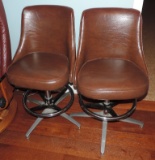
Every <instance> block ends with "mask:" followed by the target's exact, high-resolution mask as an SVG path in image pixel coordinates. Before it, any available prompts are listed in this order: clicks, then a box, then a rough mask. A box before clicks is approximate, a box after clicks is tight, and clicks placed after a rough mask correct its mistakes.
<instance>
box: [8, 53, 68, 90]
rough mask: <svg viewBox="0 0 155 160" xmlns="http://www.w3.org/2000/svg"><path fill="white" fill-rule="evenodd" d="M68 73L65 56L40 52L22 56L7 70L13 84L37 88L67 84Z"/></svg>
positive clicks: (55, 88)
mask: <svg viewBox="0 0 155 160" xmlns="http://www.w3.org/2000/svg"><path fill="white" fill-rule="evenodd" d="M21 71H23V72H21ZM68 75H69V61H68V58H67V57H66V56H64V55H63V54H51V53H41V52H40V53H38V52H36V53H32V54H28V55H26V56H24V58H21V59H20V60H18V61H16V62H15V63H14V64H13V65H12V66H11V67H10V69H9V72H8V77H9V80H10V81H11V83H13V84H14V85H15V86H20V87H22V88H29V89H37V90H57V89H58V88H61V87H63V86H64V85H66V84H67V82H68V77H69V76H68Z"/></svg>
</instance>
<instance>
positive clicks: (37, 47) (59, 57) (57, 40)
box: [7, 5, 75, 90]
mask: <svg viewBox="0 0 155 160" xmlns="http://www.w3.org/2000/svg"><path fill="white" fill-rule="evenodd" d="M73 18H74V17H73V10H72V9H71V8H67V7H61V6H50V5H49V6H48V5H45V6H31V7H27V8H25V9H24V10H23V14H22V27H21V29H22V31H21V37H20V43H19V47H18V49H17V52H16V54H15V57H14V59H13V64H12V65H11V67H10V68H9V70H8V72H7V75H8V79H9V81H10V83H12V84H13V85H15V86H17V87H22V88H29V89H38V90H56V89H59V88H61V87H63V86H64V85H65V84H68V82H72V72H73V68H74V67H73V65H74V60H75V44H74V25H73V24H74V23H73V21H74V19H73Z"/></svg>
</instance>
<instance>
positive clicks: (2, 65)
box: [0, 0, 11, 77]
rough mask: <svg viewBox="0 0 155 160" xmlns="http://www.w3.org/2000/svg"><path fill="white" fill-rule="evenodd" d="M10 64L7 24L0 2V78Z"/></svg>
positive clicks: (0, 2)
mask: <svg viewBox="0 0 155 160" xmlns="http://www.w3.org/2000/svg"><path fill="white" fill-rule="evenodd" d="M10 63H11V47H10V36H9V30H8V24H7V20H6V14H5V10H4V6H3V3H2V1H1V0H0V77H1V76H3V75H4V74H5V72H6V70H7V67H8V65H9V64H10Z"/></svg>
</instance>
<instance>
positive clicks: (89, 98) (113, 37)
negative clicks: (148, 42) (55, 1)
mask: <svg viewBox="0 0 155 160" xmlns="http://www.w3.org/2000/svg"><path fill="white" fill-rule="evenodd" d="M74 84H75V87H76V88H77V91H78V94H79V102H80V105H81V107H82V109H83V111H84V112H83V113H72V114H71V116H81V117H89V116H91V117H94V118H96V119H98V120H101V121H102V140H101V153H102V154H103V153H104V151H105V142H106V131H107V123H108V122H109V121H124V122H128V123H134V124H137V125H139V126H140V127H143V122H141V121H138V120H135V119H133V118H129V116H130V115H131V114H132V113H133V112H134V111H135V109H136V102H137V100H140V99H142V98H143V97H144V96H145V95H146V94H147V92H148V87H149V80H148V73H147V68H146V65H145V62H144V53H143V44H142V18H141V14H140V12H139V11H137V10H134V9H123V8H96V9H95V8H94V9H88V10H85V11H84V12H83V14H82V18H81V26H80V38H79V47H78V53H77V61H76V70H75V82H74ZM120 103H123V104H124V103H129V105H130V103H131V104H132V103H133V104H132V105H131V108H130V107H129V108H128V109H127V111H126V112H125V113H121V114H118V112H116V110H115V108H116V107H117V106H119V104H120ZM96 109H98V110H99V112H96Z"/></svg>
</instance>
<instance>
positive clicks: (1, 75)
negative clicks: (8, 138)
mask: <svg viewBox="0 0 155 160" xmlns="http://www.w3.org/2000/svg"><path fill="white" fill-rule="evenodd" d="M10 63H11V46H10V36H9V30H8V24H7V19H6V14H5V10H4V6H3V3H2V1H1V0H0V133H1V132H2V131H4V130H5V129H6V128H7V127H8V125H9V124H10V123H11V122H12V120H13V118H14V116H15V114H16V109H17V104H16V101H15V99H12V97H13V87H12V86H11V85H10V84H9V83H8V81H7V79H6V76H5V73H6V71H7V68H8V66H9V65H10Z"/></svg>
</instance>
